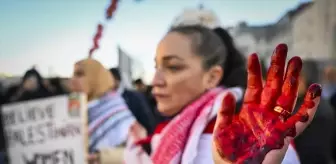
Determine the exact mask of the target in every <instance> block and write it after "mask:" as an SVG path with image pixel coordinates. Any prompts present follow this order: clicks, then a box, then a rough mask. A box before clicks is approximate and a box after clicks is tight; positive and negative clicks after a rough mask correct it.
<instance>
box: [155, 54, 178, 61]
mask: <svg viewBox="0 0 336 164" xmlns="http://www.w3.org/2000/svg"><path fill="white" fill-rule="evenodd" d="M173 59H177V60H182V61H183V60H184V59H183V58H181V57H179V56H176V55H165V56H164V57H163V58H162V60H163V61H169V60H173ZM154 61H157V58H155V59H154Z"/></svg>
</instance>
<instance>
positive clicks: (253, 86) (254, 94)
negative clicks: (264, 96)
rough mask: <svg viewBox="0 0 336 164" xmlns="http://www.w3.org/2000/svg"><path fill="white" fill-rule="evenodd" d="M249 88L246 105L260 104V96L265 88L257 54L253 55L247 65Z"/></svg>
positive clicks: (247, 89) (245, 97)
mask: <svg viewBox="0 0 336 164" xmlns="http://www.w3.org/2000/svg"><path fill="white" fill-rule="evenodd" d="M247 73H248V75H247V88H246V91H245V96H244V103H257V104H259V103H260V95H261V91H262V88H263V82H262V76H261V66H260V62H259V59H258V56H257V54H255V53H254V54H252V55H250V56H249V58H248V63H247Z"/></svg>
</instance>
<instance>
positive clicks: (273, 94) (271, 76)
mask: <svg viewBox="0 0 336 164" xmlns="http://www.w3.org/2000/svg"><path fill="white" fill-rule="evenodd" d="M286 56H287V45H286V44H279V45H278V46H277V47H276V48H275V51H274V53H273V55H272V59H271V66H270V68H269V69H268V72H267V78H266V84H265V87H264V89H263V91H262V93H261V102H260V105H261V107H263V108H264V109H271V108H272V107H274V105H275V101H276V99H277V98H278V96H279V95H280V93H281V86H282V82H283V75H284V67H285V63H286Z"/></svg>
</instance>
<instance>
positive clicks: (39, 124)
mask: <svg viewBox="0 0 336 164" xmlns="http://www.w3.org/2000/svg"><path fill="white" fill-rule="evenodd" d="M86 116H87V115H86V100H85V96H84V95H81V94H72V95H70V96H68V95H64V96H57V97H51V98H45V99H39V100H32V101H25V102H19V103H13V104H8V105H4V106H3V107H2V117H3V125H4V131H5V138H6V142H7V152H8V157H9V160H10V163H11V164H85V163H87V162H86V155H87V154H86V152H87V151H86V150H87V130H86V126H85V125H86V120H87V119H86Z"/></svg>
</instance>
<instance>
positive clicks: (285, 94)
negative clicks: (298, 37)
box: [276, 56, 302, 120]
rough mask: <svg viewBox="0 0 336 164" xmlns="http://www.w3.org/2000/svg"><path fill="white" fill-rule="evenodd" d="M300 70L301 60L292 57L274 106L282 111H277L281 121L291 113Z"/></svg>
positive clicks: (296, 92) (295, 97)
mask: <svg viewBox="0 0 336 164" xmlns="http://www.w3.org/2000/svg"><path fill="white" fill-rule="evenodd" d="M301 69H302V60H301V58H300V57H297V56H296V57H293V58H292V59H290V60H289V62H288V65H287V70H286V75H285V81H284V83H283V85H282V89H281V95H280V97H279V98H278V100H277V102H276V106H279V107H281V108H280V109H283V110H282V111H281V112H280V111H278V113H279V114H280V116H281V117H282V119H284V120H286V119H287V118H288V117H289V116H291V113H292V111H293V108H294V105H295V102H296V99H297V94H298V87H299V76H300V72H301Z"/></svg>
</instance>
